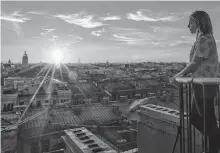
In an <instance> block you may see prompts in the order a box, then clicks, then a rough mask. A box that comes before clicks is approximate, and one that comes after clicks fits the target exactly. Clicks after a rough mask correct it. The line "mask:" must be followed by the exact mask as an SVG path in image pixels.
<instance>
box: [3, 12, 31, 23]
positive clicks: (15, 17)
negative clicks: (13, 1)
mask: <svg viewBox="0 0 220 153" xmlns="http://www.w3.org/2000/svg"><path fill="white" fill-rule="evenodd" d="M19 13H20V12H19V11H14V12H13V13H12V14H8V15H7V14H5V13H4V12H2V14H1V16H0V19H1V20H5V21H10V22H19V23H24V22H26V21H28V20H30V18H27V17H25V16H24V15H22V14H19Z"/></svg>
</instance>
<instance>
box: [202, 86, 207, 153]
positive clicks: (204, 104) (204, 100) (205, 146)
mask: <svg viewBox="0 0 220 153" xmlns="http://www.w3.org/2000/svg"><path fill="white" fill-rule="evenodd" d="M205 93H206V90H205V85H203V109H204V110H203V111H204V112H203V113H204V148H203V150H204V153H207V135H206V128H207V127H206V118H207V117H206V113H207V112H206V111H207V109H206V107H207V105H206V95H205Z"/></svg>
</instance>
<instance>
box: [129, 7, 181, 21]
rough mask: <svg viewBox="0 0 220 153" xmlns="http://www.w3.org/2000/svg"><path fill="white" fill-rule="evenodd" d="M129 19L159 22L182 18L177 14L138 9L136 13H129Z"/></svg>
mask: <svg viewBox="0 0 220 153" xmlns="http://www.w3.org/2000/svg"><path fill="white" fill-rule="evenodd" d="M127 19H129V20H135V21H148V22H158V21H177V20H180V19H182V17H178V16H176V15H170V14H169V15H166V16H165V15H163V14H162V13H160V14H159V13H152V12H151V11H150V10H144V9H141V10H138V11H136V12H135V13H128V14H127Z"/></svg>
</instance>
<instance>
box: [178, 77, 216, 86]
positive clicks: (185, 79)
mask: <svg viewBox="0 0 220 153" xmlns="http://www.w3.org/2000/svg"><path fill="white" fill-rule="evenodd" d="M176 81H177V82H178V83H196V84H201V85H220V78H192V77H178V78H176Z"/></svg>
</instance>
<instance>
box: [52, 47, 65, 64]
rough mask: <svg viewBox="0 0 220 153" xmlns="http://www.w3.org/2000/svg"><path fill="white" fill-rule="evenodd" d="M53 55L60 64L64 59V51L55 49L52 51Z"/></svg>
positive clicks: (56, 62) (54, 59)
mask: <svg viewBox="0 0 220 153" xmlns="http://www.w3.org/2000/svg"><path fill="white" fill-rule="evenodd" d="M52 57H53V61H54V63H55V64H60V63H61V61H62V60H63V53H62V52H61V51H60V50H55V51H54V52H53V53H52Z"/></svg>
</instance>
